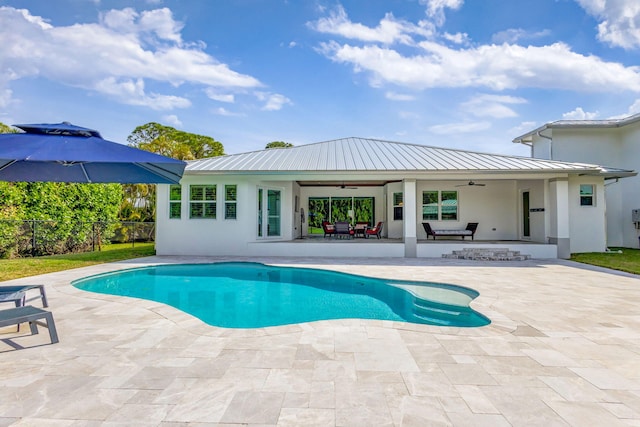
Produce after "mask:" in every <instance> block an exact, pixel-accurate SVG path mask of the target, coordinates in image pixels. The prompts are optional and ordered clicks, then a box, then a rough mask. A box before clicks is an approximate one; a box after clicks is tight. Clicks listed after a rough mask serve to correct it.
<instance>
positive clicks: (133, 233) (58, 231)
mask: <svg viewBox="0 0 640 427" xmlns="http://www.w3.org/2000/svg"><path fill="white" fill-rule="evenodd" d="M155 225H156V224H155V222H128V221H123V222H72V221H40V220H0V258H11V257H25V256H41V255H53V254H63V253H70V252H88V251H95V250H100V249H101V248H102V245H105V244H110V243H131V245H132V246H134V245H135V244H136V242H153V241H154V240H155Z"/></svg>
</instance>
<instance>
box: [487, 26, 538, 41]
mask: <svg viewBox="0 0 640 427" xmlns="http://www.w3.org/2000/svg"><path fill="white" fill-rule="evenodd" d="M549 34H551V31H549V30H542V31H538V32H535V33H531V32H528V31H526V30H523V29H522V28H509V29H508V30H504V31H500V32H498V33H495V34H494V35H493V36H492V37H491V40H492V41H493V42H494V43H498V44H503V43H509V44H513V43H517V42H518V41H520V40H523V39H524V40H531V39H537V38H540V37H545V36H548V35H549Z"/></svg>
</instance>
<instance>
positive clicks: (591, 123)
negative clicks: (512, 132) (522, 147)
mask: <svg viewBox="0 0 640 427" xmlns="http://www.w3.org/2000/svg"><path fill="white" fill-rule="evenodd" d="M636 122H640V114H635V115H633V116H629V117H624V118H619V119H607V120H557V121H555V122H549V123H546V124H544V125H542V126H540V127H539V128H536V129H534V130H532V131H530V132H527V133H525V134H524V135H520V136H518V137H516V138H514V139H513V141H512V142H514V143H516V144H528V143H531V142H532V141H533V137H534V136H535V135H538V136H543V137H546V136H545V135H541V133H542V132H544V131H545V130H547V129H570V128H573V129H593V128H602V129H611V128H620V127H623V126H627V125H630V124H633V123H636ZM547 138H548V137H547Z"/></svg>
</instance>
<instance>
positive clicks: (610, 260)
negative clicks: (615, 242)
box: [571, 248, 640, 274]
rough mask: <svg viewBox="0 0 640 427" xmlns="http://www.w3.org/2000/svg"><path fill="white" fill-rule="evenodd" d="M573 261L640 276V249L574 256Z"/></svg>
mask: <svg viewBox="0 0 640 427" xmlns="http://www.w3.org/2000/svg"><path fill="white" fill-rule="evenodd" d="M618 251H622V253H618ZM571 260H572V261H577V262H582V263H585V264H591V265H597V266H600V267H606V268H612V269H614V270H620V271H626V272H627V273H633V274H640V250H638V249H629V248H611V252H606V253H585V254H573V255H571Z"/></svg>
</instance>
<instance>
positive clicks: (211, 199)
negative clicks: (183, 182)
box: [189, 185, 216, 219]
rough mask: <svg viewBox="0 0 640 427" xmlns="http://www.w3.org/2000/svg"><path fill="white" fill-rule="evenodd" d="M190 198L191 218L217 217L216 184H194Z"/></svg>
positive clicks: (190, 191) (190, 190)
mask: <svg viewBox="0 0 640 427" xmlns="http://www.w3.org/2000/svg"><path fill="white" fill-rule="evenodd" d="M189 198H190V200H189V218H208V219H216V186H215V185H192V186H191V187H190V189H189Z"/></svg>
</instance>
